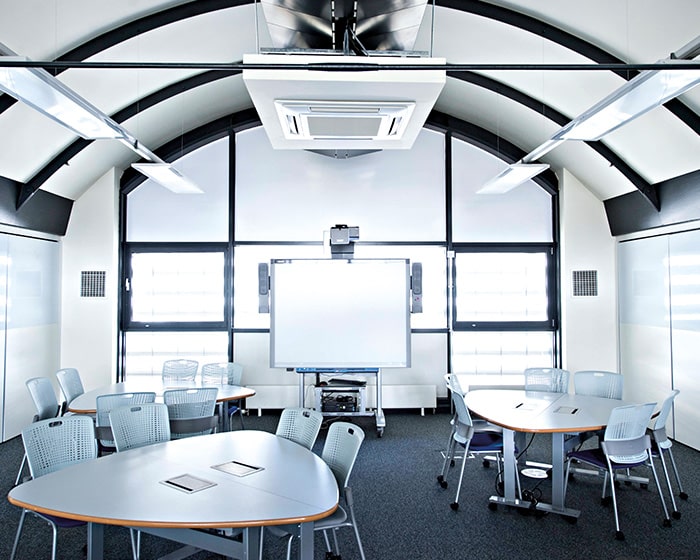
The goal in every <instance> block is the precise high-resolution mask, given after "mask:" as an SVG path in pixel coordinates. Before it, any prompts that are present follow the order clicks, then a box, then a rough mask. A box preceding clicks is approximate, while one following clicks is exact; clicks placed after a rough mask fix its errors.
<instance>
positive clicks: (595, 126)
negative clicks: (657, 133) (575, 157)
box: [552, 59, 700, 140]
mask: <svg viewBox="0 0 700 560" xmlns="http://www.w3.org/2000/svg"><path fill="white" fill-rule="evenodd" d="M679 63H684V64H686V65H687V61H680V60H671V59H669V60H662V61H660V62H659V64H663V65H664V66H665V67H664V68H662V69H659V70H645V71H644V72H642V73H640V74H639V75H638V76H636V77H635V78H633V79H631V80H630V81H629V82H627V83H626V84H625V85H623V86H622V87H621V88H619V89H617V90H616V91H614V92H613V93H611V94H610V95H608V96H607V97H605V98H604V99H602V100H601V101H599V102H598V103H596V104H595V105H593V107H591V108H590V109H588V110H587V111H585V112H584V113H582V114H581V115H579V116H578V117H576V118H575V119H574V120H572V121H571V122H570V123H569V124H567V125H566V126H564V127H563V128H561V129H560V130H559V131H558V132H557V133H555V134H554V136H552V139H553V140H599V139H600V138H602V137H603V136H605V135H606V134H608V133H609V132H612V131H613V130H616V129H618V128H620V127H621V126H622V125H624V124H626V123H628V122H629V121H631V120H633V119H636V118H637V117H639V116H641V115H643V114H645V113H647V112H648V111H650V110H652V109H654V108H655V107H658V106H659V105H663V104H664V103H666V102H667V101H669V100H671V99H673V98H674V97H677V96H679V95H681V94H683V93H685V92H686V91H688V90H689V89H691V88H693V87H695V86H696V85H698V84H699V83H700V65H699V66H698V68H697V69H678V68H673V65H674V64H679Z"/></svg>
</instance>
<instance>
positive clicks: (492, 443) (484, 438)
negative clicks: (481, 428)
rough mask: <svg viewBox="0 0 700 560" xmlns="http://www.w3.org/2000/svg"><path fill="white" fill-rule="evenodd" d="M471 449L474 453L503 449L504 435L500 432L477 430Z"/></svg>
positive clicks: (470, 445)
mask: <svg viewBox="0 0 700 560" xmlns="http://www.w3.org/2000/svg"><path fill="white" fill-rule="evenodd" d="M469 450H470V451H473V452H474V453H481V452H488V451H502V450H503V437H502V436H501V434H499V433H498V432H475V433H474V435H473V436H472V440H471V442H470V443H469Z"/></svg>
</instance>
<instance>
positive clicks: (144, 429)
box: [109, 403, 170, 452]
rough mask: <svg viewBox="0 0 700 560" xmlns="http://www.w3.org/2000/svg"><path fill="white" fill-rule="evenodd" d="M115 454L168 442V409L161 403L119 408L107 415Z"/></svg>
mask: <svg viewBox="0 0 700 560" xmlns="http://www.w3.org/2000/svg"><path fill="white" fill-rule="evenodd" d="M109 422H110V425H111V426H112V434H113V437H114V443H115V445H116V447H117V452H119V451H126V450H127V449H133V448H135V447H143V446H145V445H151V444H152V443H160V442H162V441H169V440H170V422H169V418H168V407H167V406H165V405H164V404H162V403H144V404H135V405H133V406H120V407H119V408H115V409H114V410H112V412H110V413H109Z"/></svg>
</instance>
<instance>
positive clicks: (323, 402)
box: [296, 367, 386, 437]
mask: <svg viewBox="0 0 700 560" xmlns="http://www.w3.org/2000/svg"><path fill="white" fill-rule="evenodd" d="M296 372H297V373H298V374H299V406H302V407H303V406H304V396H305V389H306V381H305V379H306V375H309V374H310V375H314V376H315V380H314V409H315V410H317V411H319V412H320V413H321V414H323V415H324V416H329V417H334V416H374V417H375V423H376V427H377V436H378V437H382V435H384V428H385V427H386V418H385V417H384V411H383V410H382V388H381V387H382V378H381V369H380V368H306V367H305V368H296ZM345 375H352V376H353V377H352V378H347V379H345V378H344V376H345ZM321 376H324V377H329V379H328V380H322V379H321ZM356 376H375V377H376V380H377V382H376V385H375V388H376V403H377V406H376V408H375V409H374V411H372V410H369V409H368V408H367V381H366V380H358V379H357V377H356Z"/></svg>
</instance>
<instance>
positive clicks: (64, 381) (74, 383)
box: [56, 368, 85, 414]
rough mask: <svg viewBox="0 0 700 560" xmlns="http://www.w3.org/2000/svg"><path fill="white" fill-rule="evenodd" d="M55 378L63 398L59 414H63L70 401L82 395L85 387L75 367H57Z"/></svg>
mask: <svg viewBox="0 0 700 560" xmlns="http://www.w3.org/2000/svg"><path fill="white" fill-rule="evenodd" d="M56 380H57V381H58V385H59V387H60V388H61V392H62V393H63V398H64V401H63V405H62V409H61V414H65V413H66V411H67V410H68V405H69V404H70V403H71V401H72V400H73V399H75V398H76V397H79V396H80V395H82V394H83V393H84V392H85V388H84V387H83V382H82V380H81V379H80V373H78V370H77V369H75V368H63V369H59V370H58V371H57V372H56Z"/></svg>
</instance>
